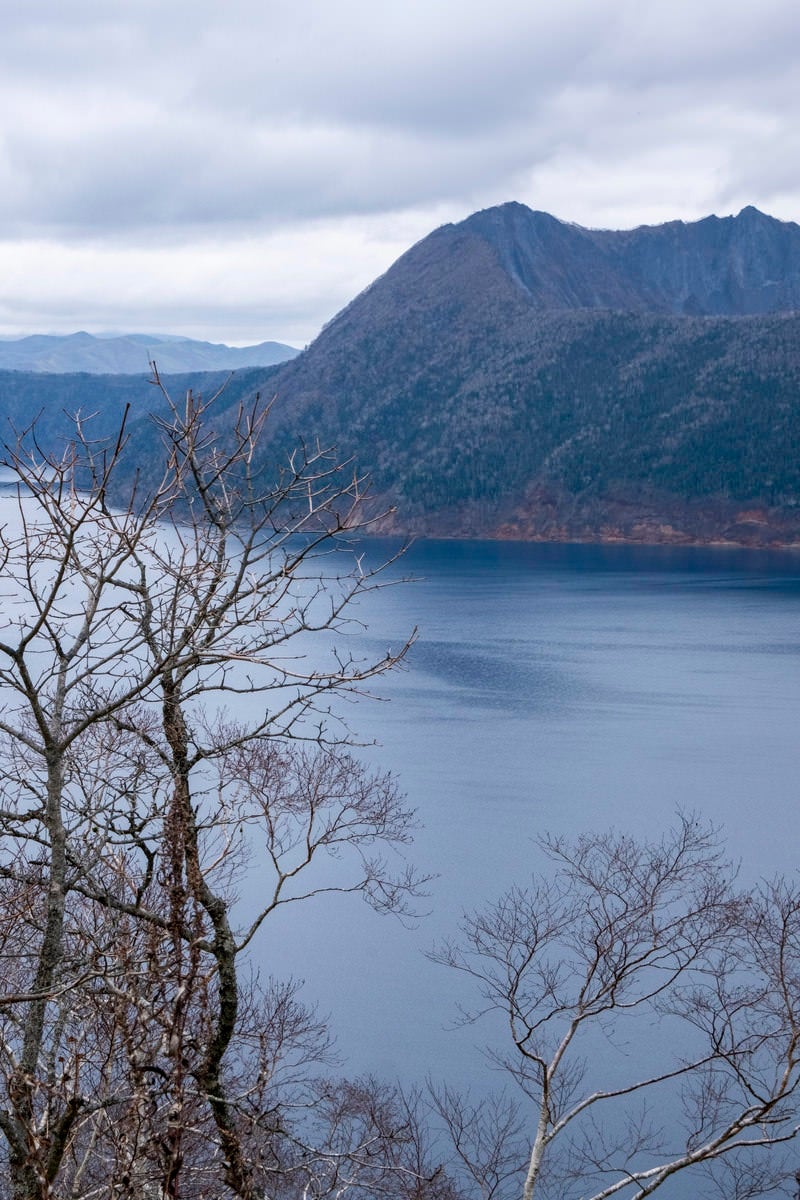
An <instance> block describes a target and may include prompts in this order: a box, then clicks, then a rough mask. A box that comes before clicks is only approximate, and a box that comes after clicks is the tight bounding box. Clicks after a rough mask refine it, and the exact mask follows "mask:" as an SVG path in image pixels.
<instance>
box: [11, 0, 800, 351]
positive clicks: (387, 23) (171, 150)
mask: <svg viewBox="0 0 800 1200" xmlns="http://www.w3.org/2000/svg"><path fill="white" fill-rule="evenodd" d="M0 16H2V29H3V36H2V39H0V336H22V335H24V334H29V333H68V332H73V331H75V330H78V329H86V330H88V331H89V332H100V331H122V332H147V333H172V334H182V335H185V336H189V337H198V338H203V339H205V340H209V341H215V342H228V343H229V344H232V345H244V344H248V343H253V342H259V341H264V340H276V341H282V342H288V343H290V344H292V345H297V346H302V345H304V344H306V343H308V342H309V341H311V340H312V339H313V338H314V337H315V336H316V334H317V333H318V332H319V329H320V327H321V326H322V324H323V323H324V322H326V321H328V320H329V319H330V318H331V317H332V316H334V315H335V313H336V312H337V311H338V310H339V309H340V308H342V307H343V305H345V304H346V303H347V302H348V301H349V300H351V299H352V298H353V297H354V296H355V295H356V294H357V293H358V292H360V291H361V290H362V289H363V288H364V287H366V286H367V285H368V284H369V283H370V282H371V281H372V280H373V279H374V278H375V277H376V276H378V275H379V274H381V273H382V272H383V271H385V270H386V269H387V268H388V267H389V266H390V265H391V263H392V262H393V261H394V260H395V259H396V258H397V257H398V256H399V255H400V254H402V253H403V251H404V250H406V249H407V248H408V247H409V246H410V245H412V244H413V243H414V242H416V241H418V240H419V239H420V238H422V237H424V236H425V235H426V234H427V233H429V232H430V231H431V230H433V229H434V228H436V227H437V226H439V225H442V224H444V223H445V222H448V221H460V220H463V219H464V218H465V217H467V216H468V215H469V214H470V213H472V212H474V211H476V210H477V209H481V208H486V207H488V206H490V205H493V204H499V203H502V202H504V201H507V200H517V201H521V202H522V203H524V204H527V205H529V206H530V207H531V208H535V209H543V210H545V211H547V212H550V213H552V214H553V215H555V216H557V217H559V218H561V219H563V220H567V221H574V222H577V223H579V224H582V225H589V226H594V227H601V228H611V229H623V228H630V227H633V226H635V225H640V224H656V223H659V222H661V221H666V220H675V219H680V220H685V221H691V220H697V219H699V218H701V217H703V216H706V215H708V214H709V213H717V214H718V215H720V216H724V215H727V214H729V213H736V212H738V211H739V210H740V209H741V208H743V207H744V206H745V205H747V204H754V205H756V206H757V207H758V208H760V209H762V210H763V211H765V212H768V213H770V214H772V215H773V216H776V217H779V218H781V219H782V220H800V119H799V118H800V12H799V11H798V8H797V3H796V0H758V2H757V3H756V0H724V2H723V0H558V3H553V2H552V0H491V3H489V2H487V0H483V2H481V3H477V2H476V0H224V2H223V0H25V2H24V3H23V2H22V0H0Z"/></svg>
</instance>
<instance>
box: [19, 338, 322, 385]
mask: <svg viewBox="0 0 800 1200" xmlns="http://www.w3.org/2000/svg"><path fill="white" fill-rule="evenodd" d="M298 353H299V351H297V350H295V349H294V347H293V346H284V345H283V344H282V343H281V342H260V343H259V344H258V345H257V346H243V347H241V348H239V347H233V346H223V345H215V344H213V343H211V342H198V341H193V340H192V339H191V338H182V337H165V336H164V335H157V334H145V333H130V334H107V335H101V336H95V335H92V334H91V333H82V332H81V333H72V334H68V335H66V336H57V335H50V334H34V335H33V336H31V337H25V338H19V339H16V340H2V339H0V370H10V371H48V372H51V373H57V374H66V373H68V372H70V373H71V372H73V371H86V372H88V373H89V374H91V375H137V374H147V372H148V371H149V364H150V362H151V361H152V360H154V359H155V360H156V361H157V363H158V368H159V370H160V371H162V372H173V371H230V370H235V369H236V368H237V367H268V366H271V365H272V364H273V363H278V362H286V361H287V360H288V359H290V358H293V357H294V356H295V355H296V354H298Z"/></svg>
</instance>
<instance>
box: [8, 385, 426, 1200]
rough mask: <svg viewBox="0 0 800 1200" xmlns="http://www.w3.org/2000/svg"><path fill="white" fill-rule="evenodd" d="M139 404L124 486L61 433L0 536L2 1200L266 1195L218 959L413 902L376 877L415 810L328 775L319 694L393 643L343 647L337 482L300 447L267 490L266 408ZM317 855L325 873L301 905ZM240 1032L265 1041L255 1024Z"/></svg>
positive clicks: (250, 1084)
mask: <svg viewBox="0 0 800 1200" xmlns="http://www.w3.org/2000/svg"><path fill="white" fill-rule="evenodd" d="M155 382H156V384H157V385H158V386H159V387H160V386H161V384H160V380H159V379H158V376H157V374H156V376H155ZM162 391H163V389H162ZM163 398H164V403H165V412H166V415H165V416H164V418H163V420H162V421H161V433H162V438H163V443H164V446H165V451H166V452H165V456H164V460H163V465H162V467H161V468H159V472H160V473H159V474H158V477H157V479H156V481H155V482H154V483H150V485H149V486H148V487H147V488H146V487H145V486H144V484H143V483H141V482H140V481H139V477H138V475H137V473H136V471H135V470H132V469H131V464H130V463H129V462H128V460H127V457H126V455H127V454H128V442H127V440H126V434H125V429H124V428H123V429H122V430H121V431H120V434H119V436H118V438H117V439H116V441H115V442H113V443H111V444H107V445H106V444H95V443H94V442H93V441H92V440H91V437H90V433H89V426H88V425H87V424H86V423H84V422H83V421H81V420H80V419H78V420H76V423H75V437H74V440H73V442H72V444H71V445H70V446H69V447H67V448H66V450H65V451H64V452H63V453H60V454H57V455H54V454H51V453H48V452H45V451H44V450H42V448H41V447H40V446H39V445H38V443H37V442H36V439H35V431H33V434H29V435H28V436H27V437H23V438H21V439H20V440H19V442H18V444H17V445H16V446H15V447H14V448H13V449H12V450H10V451H9V452H8V455H7V459H6V465H7V466H10V467H11V469H12V470H13V471H14V472H15V474H16V476H17V479H18V480H19V488H18V492H17V498H16V502H15V503H14V504H13V512H12V513H11V514H10V518H9V520H8V521H7V522H6V524H5V527H4V529H3V532H2V535H1V540H0V552H1V553H2V567H3V580H4V590H5V596H4V600H5V606H4V608H5V616H4V619H3V622H2V628H0V689H2V710H1V711H0V734H2V737H3V739H4V741H3V746H2V757H0V777H2V782H3V788H2V797H3V798H2V808H0V881H2V882H3V885H4V887H5V889H6V899H7V905H8V907H7V909H6V912H7V913H12V912H17V913H21V914H22V915H21V917H18V919H17V920H16V921H15V922H12V926H11V927H9V929H8V930H7V937H8V947H9V949H8V961H9V962H11V963H12V964H13V969H12V970H10V971H9V972H8V973H7V974H6V985H7V988H8V990H7V993H6V994H5V996H3V995H2V993H0V1013H1V1014H3V1017H4V1020H3V1027H2V1038H3V1040H2V1046H0V1064H1V1065H2V1072H1V1075H2V1079H1V1080H0V1083H2V1100H0V1131H1V1132H2V1134H3V1136H4V1137H5V1141H6V1144H7V1149H8V1168H9V1180H10V1192H11V1195H12V1197H13V1200H46V1198H49V1197H51V1196H54V1195H55V1194H56V1190H57V1188H58V1189H62V1190H59V1191H58V1194H62V1191H63V1187H65V1186H66V1182H65V1181H66V1180H67V1179H69V1180H70V1183H69V1187H70V1188H71V1189H72V1190H71V1191H70V1192H69V1194H70V1196H71V1197H72V1200H79V1198H81V1200H83V1198H84V1197H86V1198H87V1200H88V1197H89V1196H91V1195H105V1194H109V1193H108V1192H103V1191H102V1190H101V1191H97V1190H94V1191H93V1188H94V1189H97V1187H101V1188H102V1187H106V1188H107V1187H108V1186H110V1185H109V1182H108V1181H109V1180H112V1181H113V1180H116V1181H117V1182H114V1184H113V1187H114V1188H115V1189H116V1191H114V1192H113V1194H114V1195H119V1196H130V1197H131V1200H133V1198H134V1197H136V1200H150V1197H151V1195H153V1196H158V1197H168V1196H177V1195H178V1194H179V1192H180V1194H181V1195H182V1196H188V1195H190V1194H193V1193H190V1192H189V1191H188V1190H187V1188H186V1187H183V1185H182V1181H185V1180H186V1179H188V1178H190V1177H192V1178H195V1179H197V1178H200V1176H201V1175H202V1173H203V1171H205V1172H206V1173H207V1174H208V1175H209V1179H211V1182H210V1183H208V1184H204V1185H203V1186H204V1187H206V1191H205V1192H204V1191H202V1189H201V1190H200V1191H197V1192H196V1194H197V1195H198V1196H200V1195H210V1194H213V1195H214V1196H222V1195H223V1194H231V1195H235V1196H237V1197H241V1200H254V1198H255V1197H256V1196H262V1195H264V1185H263V1180H261V1181H259V1180H258V1179H257V1177H256V1173H255V1172H254V1169H253V1166H252V1155H251V1154H250V1152H249V1151H247V1152H246V1149H245V1147H246V1146H247V1145H248V1139H249V1140H250V1142H251V1141H252V1136H253V1130H254V1129H255V1128H256V1127H257V1126H258V1123H259V1122H264V1121H266V1122H267V1125H268V1126H269V1128H270V1130H271V1136H273V1140H274V1135H275V1133H276V1130H277V1129H278V1128H279V1127H280V1126H279V1122H278V1121H277V1117H275V1115H274V1114H275V1110H276V1106H277V1105H278V1104H279V1102H280V1094H281V1093H280V1089H275V1088H273V1089H272V1090H270V1089H267V1091H269V1096H267V1094H266V1092H264V1080H265V1078H266V1077H267V1076H270V1075H271V1074H273V1073H272V1070H271V1068H269V1066H268V1065H265V1064H268V1063H269V1061H272V1060H274V1059H275V1058H276V1053H275V1051H274V1047H271V1045H270V1044H268V1042H263V1043H262V1045H261V1047H260V1050H259V1053H258V1054H252V1053H251V1054H245V1053H243V1050H242V1046H243V1045H244V1043H246V1042H247V1037H246V1036H245V1022H244V1017H243V1004H244V1006H245V1008H247V1007H248V1006H249V1007H250V1009H252V1007H253V1004H254V1000H253V996H254V994H255V993H254V992H253V991H252V988H251V986H250V984H249V983H247V984H245V983H243V976H242V966H241V960H242V956H243V955H244V954H245V952H246V949H247V947H248V946H249V944H250V943H251V941H252V939H253V938H254V937H255V936H256V934H257V932H258V929H259V927H260V926H261V924H262V923H263V921H264V920H265V919H267V918H268V916H269V915H270V913H272V912H273V911H274V910H275V909H276V908H277V907H278V906H279V905H282V904H286V903H289V902H296V901H298V900H300V899H303V898H307V897H309V896H310V895H314V894H316V893H318V892H319V891H321V890H322V891H340V892H359V893H361V894H362V895H363V896H364V897H365V898H366V899H368V900H369V901H370V902H371V903H373V904H374V905H376V906H377V907H379V908H381V909H398V908H401V909H402V908H403V906H404V905H405V904H406V902H407V900H408V897H409V896H412V895H413V893H414V891H415V888H416V887H417V882H418V881H416V880H415V879H414V876H413V874H412V873H411V872H410V871H409V870H408V869H407V867H406V866H405V864H404V860H403V859H402V858H397V857H396V856H394V858H393V861H387V858H386V855H385V853H381V852H380V851H379V852H378V853H376V852H375V850H376V848H380V847H384V849H386V848H392V847H400V848H402V846H403V845H404V844H405V843H407V841H408V839H409V831H410V827H411V814H410V813H409V812H408V811H407V810H406V808H405V807H404V805H403V803H402V800H401V798H400V796H399V795H398V792H397V790H396V787H395V785H394V783H393V781H392V780H391V779H389V778H387V777H385V776H382V775H380V774H375V773H370V772H368V771H367V770H365V768H363V767H362V766H361V765H360V764H359V763H358V762H357V761H356V760H355V759H354V758H353V757H352V755H351V754H350V753H349V751H348V748H347V742H348V741H349V734H348V732H347V728H346V726H345V725H344V723H343V721H342V712H341V704H340V701H341V698H342V697H346V696H348V695H352V694H354V693H359V692H361V691H362V690H363V689H364V688H365V687H366V686H367V685H368V683H369V681H370V680H372V679H374V678H376V677H377V676H379V675H381V674H382V673H383V672H385V671H387V670H389V669H391V667H392V666H394V665H395V664H396V663H397V662H398V661H399V660H400V659H401V658H402V656H403V654H404V653H405V649H406V646H407V643H405V644H403V643H401V644H400V645H399V647H398V648H397V649H396V650H394V651H391V650H390V651H387V653H386V655H385V657H383V658H380V659H379V660H377V661H360V660H357V659H356V658H355V657H354V656H353V655H352V654H351V653H349V652H348V651H347V649H346V639H344V637H343V635H344V634H345V632H346V628H347V624H348V621H349V620H350V612H351V608H352V605H353V602H354V601H355V600H356V599H357V598H358V597H360V596H362V595H363V594H365V593H367V592H368V591H370V590H371V589H372V588H374V587H376V586H379V585H380V575H379V573H378V572H377V571H375V570H371V569H364V567H363V564H362V563H361V561H360V560H358V559H357V558H355V557H354V555H353V553H352V549H351V546H350V544H349V543H348V544H347V545H344V544H343V542H344V540H345V539H346V538H347V537H349V536H352V534H353V533H354V532H357V531H358V529H359V528H360V527H361V523H362V506H363V495H362V483H361V481H360V480H359V479H358V477H356V476H354V474H353V472H352V468H349V467H347V466H346V465H344V466H343V465H342V464H340V463H338V462H337V461H336V460H335V458H334V457H332V456H331V455H330V454H328V453H325V452H323V451H321V450H320V449H315V450H313V451H308V450H305V449H303V448H301V449H299V450H298V451H297V452H296V453H295V454H294V455H293V456H291V457H290V458H289V459H288V461H287V462H286V463H285V464H284V466H283V467H282V468H280V469H277V468H274V469H273V471H272V473H271V474H270V473H269V472H265V471H264V469H263V467H262V466H260V465H259V464H263V462H264V461H265V460H266V456H265V455H264V454H263V453H262V454H261V455H259V447H260V443H263V439H264V437H265V422H266V419H267V416H268V406H266V407H264V406H261V405H260V404H259V403H258V402H255V403H254V405H253V406H252V408H250V409H245V408H240V409H239V410H238V412H235V413H225V414H224V419H223V420H221V419H220V417H218V416H214V415H213V414H215V412H216V409H215V403H216V404H217V406H218V405H219V398H218V397H217V398H213V399H212V401H210V402H208V403H205V402H203V401H201V400H200V399H199V398H198V397H197V396H195V395H193V394H192V393H189V394H188V395H187V397H186V401H185V404H183V405H181V406H180V407H178V406H177V405H174V404H173V403H172V401H171V400H170V398H169V396H168V395H167V393H166V392H165V391H163ZM214 422H216V426H215V423H214ZM152 475H153V472H152V469H151V470H150V472H149V476H152ZM7 511H8V510H7ZM12 518H13V519H12ZM321 638H324V639H325V646H324V649H323V650H320V648H319V640H320V639H321ZM312 639H316V641H315V642H314V644H313V645H312V644H311V642H312ZM312 649H313V651H314V653H313V655H312V654H311V651H312ZM231 703H234V704H236V705H237V712H236V715H235V716H231V715H230V714H229V713H228V711H227V708H226V707H225V706H226V705H230V704H231ZM256 853H260V854H262V855H263V856H264V858H263V861H264V862H265V864H266V865H267V866H268V868H269V869H270V870H271V871H272V874H273V883H272V887H271V889H270V890H269V892H268V893H267V895H266V898H265V901H264V903H263V905H262V906H261V908H260V909H259V910H258V911H257V912H255V913H251V914H249V915H248V918H247V920H246V922H245V923H244V924H242V923H241V922H240V920H239V918H238V916H237V910H236V908H235V888H236V878H237V872H238V871H240V870H241V869H242V868H243V864H244V863H245V862H246V861H247V859H248V857H249V856H252V855H254V854H256ZM332 853H333V854H337V855H344V857H345V859H346V860H349V867H346V868H344V869H342V870H341V871H340V872H339V874H338V875H336V876H334V877H330V876H328V877H326V878H325V881H324V882H320V881H319V880H318V879H316V878H315V877H314V874H313V870H314V867H315V865H316V862H317V860H318V859H319V858H320V857H321V856H324V855H330V854H332ZM390 858H392V855H390ZM21 928H22V929H24V937H22V936H21V934H20V929H21ZM15 939H16V940H15ZM23 942H24V946H23V944H22V943H23ZM245 978H249V968H246V969H245ZM270 994H271V995H272V997H273V1000H274V998H275V993H274V991H273V992H271V993H270ZM260 1014H261V1016H260V1019H261V1020H262V1021H263V1022H264V1024H265V1025H266V1026H267V1027H269V1026H270V1025H271V1024H272V1026H274V1022H275V1020H276V1017H275V1010H274V1007H272V1006H271V1005H270V1004H267V1005H266V1007H264V1005H263V1004H262V1005H261V1008H260ZM302 1025H303V1022H302V1021H300V1026H302ZM237 1038H238V1039H241V1040H240V1043H239V1044H238V1046H237ZM251 1040H252V1039H251ZM290 1041H291V1039H290ZM292 1045H294V1046H295V1047H296V1046H297V1042H296V1039H295V1041H293V1042H292ZM306 1050H307V1051H308V1052H309V1054H310V1057H311V1058H312V1059H313V1058H314V1057H315V1055H316V1054H317V1050H316V1049H315V1050H313V1052H312V1051H310V1050H309V1048H308V1044H306ZM277 1057H280V1055H278V1056H277ZM248 1072H249V1074H248ZM245 1076H247V1078H245ZM259 1081H260V1082H259ZM259 1089H260V1091H261V1093H262V1096H261V1107H262V1109H263V1110H264V1111H263V1112H261V1113H260V1114H259V1115H256V1114H255V1112H254V1109H253V1104H254V1097H255V1096H257V1095H259ZM270 1122H271V1124H270ZM156 1128H159V1129H160V1132H159V1134H158V1137H157V1138H156V1140H155V1143H154V1142H153V1137H154V1130H155V1129H156ZM263 1128H266V1126H264V1127H263ZM145 1142H148V1144H149V1145H150V1146H151V1150H152V1146H153V1145H154V1144H155V1145H156V1147H157V1153H156V1152H155V1151H153V1152H152V1153H151V1151H147V1152H144V1150H143V1147H144V1145H145ZM204 1145H205V1147H206V1149H205V1150H203V1149H202V1147H203V1146H204ZM154 1154H155V1157H153V1155H154ZM104 1156H106V1158H104ZM108 1156H110V1158H109V1157H108ZM112 1160H113V1161H112ZM126 1164H127V1165H126ZM198 1172H200V1174H199V1175H198ZM98 1178H99V1179H100V1180H101V1183H100V1184H97V1183H96V1182H92V1180H96V1179H98ZM193 1186H194V1185H193ZM197 1187H200V1185H199V1184H197ZM126 1189H127V1190H126ZM153 1189H155V1190H153ZM226 1190H227V1192H226ZM63 1194H67V1193H63Z"/></svg>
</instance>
